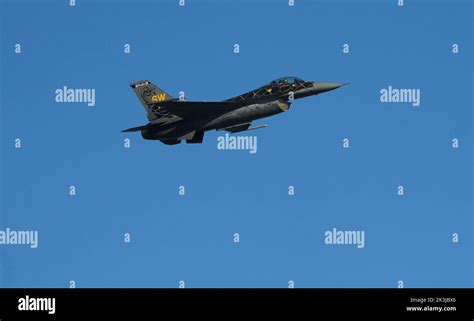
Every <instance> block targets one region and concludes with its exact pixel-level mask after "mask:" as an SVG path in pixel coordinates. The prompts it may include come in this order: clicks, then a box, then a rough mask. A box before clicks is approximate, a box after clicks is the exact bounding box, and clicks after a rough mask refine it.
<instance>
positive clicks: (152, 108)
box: [130, 80, 173, 120]
mask: <svg viewBox="0 0 474 321" xmlns="http://www.w3.org/2000/svg"><path fill="white" fill-rule="evenodd" d="M130 87H132V89H133V91H134V92H135V94H136V95H137V97H138V99H140V101H141V103H142V105H143V107H145V110H146V112H147V117H148V120H153V119H156V118H159V117H161V116H162V115H161V113H160V106H159V103H160V102H162V101H167V100H172V99H173V97H171V96H170V95H169V94H168V93H166V92H165V91H163V90H162V89H160V88H159V87H157V86H155V85H154V84H152V83H151V82H149V81H148V80H141V81H137V82H134V83H131V84H130Z"/></svg>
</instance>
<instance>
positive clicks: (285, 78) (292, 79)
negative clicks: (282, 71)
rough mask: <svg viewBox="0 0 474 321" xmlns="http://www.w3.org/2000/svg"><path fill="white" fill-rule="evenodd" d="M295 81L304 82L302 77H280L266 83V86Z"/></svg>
mask: <svg viewBox="0 0 474 321" xmlns="http://www.w3.org/2000/svg"><path fill="white" fill-rule="evenodd" d="M296 82H304V80H303V79H299V78H296V77H281V78H278V79H275V80H273V81H272V82H270V83H268V84H266V86H271V85H280V84H289V85H291V84H294V83H296Z"/></svg>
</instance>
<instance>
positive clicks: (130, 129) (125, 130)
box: [122, 125, 149, 133]
mask: <svg viewBox="0 0 474 321" xmlns="http://www.w3.org/2000/svg"><path fill="white" fill-rule="evenodd" d="M147 127H149V125H145V126H138V127H132V128H129V129H124V130H122V133H128V132H139V131H141V130H142V129H144V128H147Z"/></svg>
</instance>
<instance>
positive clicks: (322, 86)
mask: <svg viewBox="0 0 474 321" xmlns="http://www.w3.org/2000/svg"><path fill="white" fill-rule="evenodd" d="M341 86H344V84H338V83H335V82H314V83H313V88H314V91H315V93H316V94H320V93H324V92H326V91H331V90H334V89H337V88H339V87H341Z"/></svg>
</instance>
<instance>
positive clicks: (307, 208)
mask: <svg viewBox="0 0 474 321" xmlns="http://www.w3.org/2000/svg"><path fill="white" fill-rule="evenodd" d="M0 3H1V10H0V17H1V33H0V37H1V49H2V50H1V56H0V58H1V64H0V68H1V79H0V81H1V86H0V90H1V131H0V135H1V137H0V138H1V157H0V159H1V169H2V170H1V172H0V173H1V185H0V188H1V194H0V195H1V208H0V209H1V213H0V224H1V225H0V230H5V229H6V228H7V227H8V228H10V229H15V230H37V231H38V233H39V246H38V248H36V249H31V248H30V247H29V246H24V245H23V246H22V245H0V263H1V265H0V286H1V287H68V286H69V282H70V280H74V281H75V282H76V286H77V287H177V286H178V282H179V281H180V280H184V281H185V284H186V287H287V286H288V282H289V280H293V281H294V283H295V286H296V287H397V285H398V283H397V282H398V281H399V280H402V281H403V283H404V286H405V287H472V286H473V255H472V254H473V238H472V233H473V220H472V215H473V204H472V197H473V189H472V182H473V172H472V161H473V160H472V156H473V153H472V143H473V142H472V124H473V115H472V106H473V95H472V88H473V80H472V74H473V59H472V57H473V52H472V49H473V48H472V39H473V25H472V24H473V22H472V21H473V19H472V14H473V4H472V2H471V1H468V0H466V1H461V0H458V1H415V0H413V1H409V0H408V1H405V5H404V6H403V7H399V6H397V1H357V2H356V1H349V0H346V1H303V0H296V1H295V6H292V7H290V6H288V2H287V1H284V0H279V1H269V0H267V1H263V0H261V1H249V0H248V1H238V2H237V1H217V0H209V1H197V0H187V1H186V5H185V7H179V6H178V1H177V0H176V1H142V0H139V1H86V0H78V1H76V6H75V7H70V6H69V5H68V1H6V0H2V1H0ZM17 43H19V44H21V53H20V54H16V53H15V44H17ZM127 43H128V44H130V46H131V52H130V54H125V53H124V50H123V49H124V44H127ZM236 43H237V44H239V45H240V53H239V54H235V53H234V52H233V49H234V48H233V45H234V44H236ZM346 43H347V44H349V48H350V51H349V53H348V54H345V53H343V51H342V46H343V44H346ZM453 44H458V45H459V53H457V54H454V53H453V52H452V45H453ZM286 75H292V76H296V77H300V78H303V79H307V80H313V81H330V82H341V83H346V82H350V83H351V84H350V85H349V86H345V87H343V88H340V89H338V90H335V91H332V92H329V93H326V94H322V95H319V96H316V97H309V98H305V99H301V100H298V101H295V102H294V103H293V105H292V107H291V109H290V111H289V112H287V113H284V114H280V115H277V116H274V117H271V118H268V119H263V120H259V121H257V122H255V124H256V125H258V124H267V125H268V127H267V128H265V129H259V130H256V131H253V132H249V133H248V134H249V135H256V136H257V138H258V151H257V153H256V154H250V153H248V151H232V150H224V151H223V150H218V149H217V137H218V136H219V135H221V133H220V132H208V133H206V136H205V139H204V143H203V144H201V145H199V144H198V145H187V144H181V145H176V146H166V145H163V144H161V143H160V142H157V141H145V140H143V139H142V138H141V136H140V134H139V133H126V134H125V133H121V132H120V130H122V129H125V128H129V127H133V126H139V125H143V124H145V123H146V117H145V111H144V109H143V107H142V106H141V104H140V102H139V101H138V99H137V98H136V96H135V94H134V93H133V91H132V90H131V88H130V87H129V83H131V82H133V81H137V80H142V79H148V80H150V81H152V82H154V83H156V84H159V85H160V87H162V88H163V89H164V90H166V91H167V92H168V93H170V94H171V95H173V96H177V95H178V92H179V91H181V90H183V91H185V94H186V98H187V99H188V100H209V101H212V100H223V99H225V98H228V97H232V96H235V95H238V94H239V93H242V92H246V91H248V90H251V89H254V88H256V87H259V86H260V85H262V84H264V83H267V82H268V81H270V80H272V79H274V78H278V77H281V76H286ZM63 86H68V87H70V88H92V89H95V90H96V104H95V106H93V107H88V106H87V105H86V104H83V103H70V104H67V103H62V104H61V103H56V102H55V94H54V92H55V90H56V89H58V88H62V87H63ZM388 86H392V87H394V88H416V89H420V91H421V105H420V106H419V107H413V106H411V105H410V104H408V103H381V102H380V90H381V89H383V88H388ZM244 134H245V133H244ZM16 138H20V139H21V141H22V147H21V148H20V149H16V148H15V146H14V140H15V139H16ZM125 138H129V139H130V140H131V148H129V149H125V148H124V147H123V140H124V139H125ZM343 138H349V140H350V148H349V149H343V148H342V139H343ZM453 138H458V139H459V148H457V149H453V148H452V145H451V144H452V139H453ZM70 185H74V186H76V195H75V196H70V195H69V194H68V192H69V190H68V188H69V186H70ZM180 185H184V186H185V189H186V195H185V196H180V195H178V186H180ZM289 185H292V186H294V187H295V195H293V196H289V195H288V186H289ZM399 185H403V186H404V190H405V194H404V195H403V196H399V195H397V186H399ZM333 228H337V229H338V230H357V231H364V232H365V247H364V248H362V249H358V248H357V247H356V246H354V245H327V244H325V242H324V233H325V231H328V230H331V229H333ZM124 233H130V234H131V242H130V243H124ZM234 233H239V235H240V243H234V242H233V239H234V236H233V235H234ZM453 233H458V235H459V242H458V243H453V242H452V235H453Z"/></svg>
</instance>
